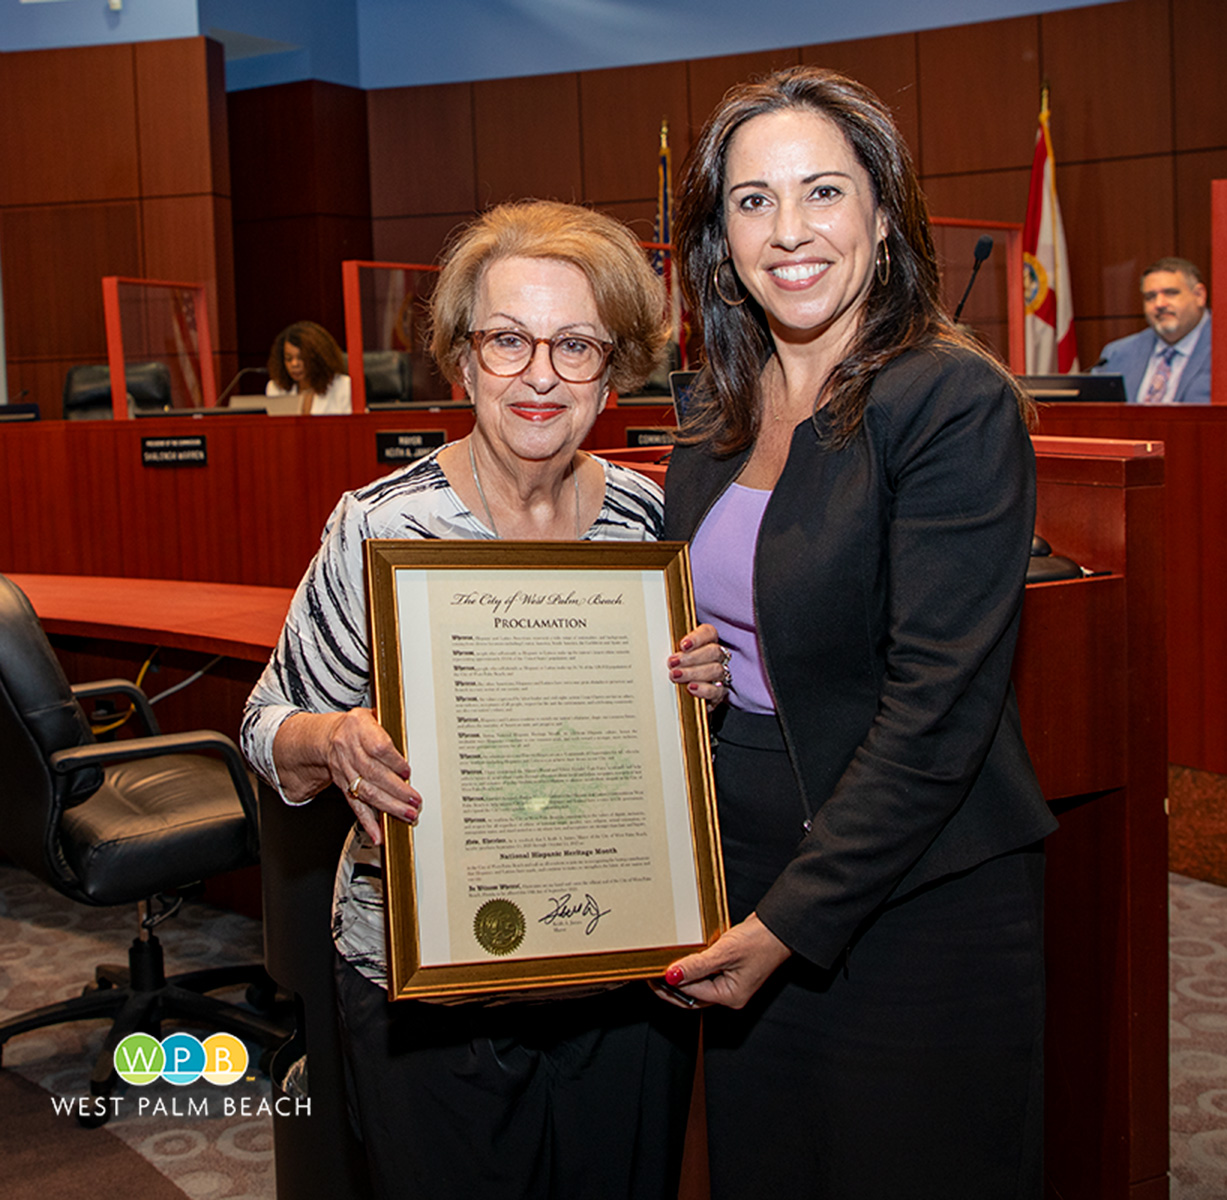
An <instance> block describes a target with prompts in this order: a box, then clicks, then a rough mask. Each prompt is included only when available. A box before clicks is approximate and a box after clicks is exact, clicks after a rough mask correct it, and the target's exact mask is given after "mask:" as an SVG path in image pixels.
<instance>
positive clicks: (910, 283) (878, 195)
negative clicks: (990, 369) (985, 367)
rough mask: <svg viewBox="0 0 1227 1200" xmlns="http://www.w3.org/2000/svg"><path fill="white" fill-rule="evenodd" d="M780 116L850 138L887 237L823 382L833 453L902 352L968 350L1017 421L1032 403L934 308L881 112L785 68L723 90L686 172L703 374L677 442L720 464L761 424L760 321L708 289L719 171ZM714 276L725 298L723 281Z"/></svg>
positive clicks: (906, 167)
mask: <svg viewBox="0 0 1227 1200" xmlns="http://www.w3.org/2000/svg"><path fill="white" fill-rule="evenodd" d="M784 109H799V110H801V111H808V112H813V113H816V114H817V115H818V116H821V117H825V118H826V119H827V120H828V121H831V122H832V123H833V124H834V125H835V126H836V127H837V128H838V129H839V130H840V131H841V132H842V133H843V135H844V137H845V138H846V139H847V141H848V144H849V146H851V147H852V150H853V153H854V154H855V155H856V157H857V159H858V161H859V162H860V164H861V166H863V167H864V168H865V170H866V172H867V173H868V175H869V178H870V180H871V182H872V184H873V191H874V199H875V201H876V202H877V205H878V207H879V208H881V209H882V211H883V212H884V213H885V215H886V219H887V221H888V223H889V229H888V232H887V236H886V246H887V249H888V250H889V252H890V275H889V278H888V280H887V282H886V283H885V284H883V283H881V281H880V280H879V279H877V278H875V279H874V281H873V284H872V286H871V287H870V290H869V293H868V295H867V296H866V298H865V306H864V314H863V317H862V320H861V323H860V326H859V328H858V330H857V332H856V334H855V335H854V339H853V342H852V345H851V347H850V349H849V352H848V354H847V356H846V357H845V358H844V360H843V361H842V362H841V363H839V364H838V365H837V366H836V367H835V369H834V370H833V371H832V372H831V374H830V376H829V378H828V379H827V381H826V383H825V384H824V386H823V390H822V393H821V394H820V395H819V396H816V397H815V398H814V403H815V408H817V406H818V405H819V404H820V403H824V407H825V410H826V416H827V418H828V422H829V423H828V425H827V428H828V429H829V431H830V433H829V436H830V437H832V438H833V439H834V441H835V443H836V444H837V445H843V444H846V443H847V442H848V441H849V440H850V439H851V438H852V436H853V435H854V434H855V433H856V431H857V429H859V427H860V423H861V418H862V416H863V414H864V411H865V404H866V402H867V400H868V398H869V389H870V386H871V385H872V383H873V380H874V377H875V376H876V375H877V373H878V372H879V371H880V370H881V369H882V368H883V367H884V366H886V364H887V363H889V362H890V361H891V360H892V359H893V358H895V357H897V356H898V355H900V354H902V353H903V352H904V351H906V350H910V349H914V348H916V347H921V346H932V345H935V344H938V343H946V344H948V345H960V346H964V347H966V348H968V349H971V350H974V351H975V352H976V353H978V354H981V355H983V356H984V357H985V358H986V359H987V360H988V361H989V362H991V363H993V365H994V367H996V368H997V370H998V371H999V373H1000V374H1001V375H1002V376H1003V378H1005V379H1006V380H1007V381H1009V382H1010V386H1011V387H1012V388H1013V390H1014V392H1015V394H1016V395H1017V396H1018V398H1019V404H1020V406H1021V407H1022V411H1023V412H1024V414H1026V412H1027V405H1028V402H1027V401H1026V400H1025V398H1024V397H1023V395H1022V393H1021V391H1019V389H1018V387H1017V385H1015V384H1014V383H1013V381H1012V377H1011V376H1010V375H1009V374H1008V373H1007V372H1006V371H1005V370H1004V369H1002V368H1001V367H1000V365H999V364H997V363H996V362H995V360H993V359H992V358H991V357H990V356H989V355H987V354H985V353H984V351H983V350H982V349H981V348H980V347H979V346H978V345H977V344H976V343H975V342H974V341H973V340H972V339H971V338H969V337H967V336H966V335H965V334H963V333H961V332H960V331H959V330H958V329H957V328H956V327H955V325H954V324H953V322H952V321H951V320H950V318H949V317H948V316H947V315H946V313H945V311H944V310H943V308H942V304H941V291H940V278H939V274H938V269H937V256H936V254H935V252H934V249H933V238H932V235H931V233H930V231H929V215H928V209H927V207H926V205H925V199H924V195H923V193H922V192H921V190H920V182H919V180H918V179H917V177H916V169H915V167H914V166H913V165H912V158H911V155H910V154H909V152H908V149H907V145H906V144H905V142H904V140H903V138H902V136H901V135H900V133H899V130H898V129H897V128H896V126H895V123H894V120H893V118H892V117H891V115H890V112H889V111H888V110H887V108H886V106H885V105H884V104H883V103H882V101H881V100H879V99H878V97H877V96H876V95H874V93H873V92H871V91H870V90H869V89H868V88H867V87H865V86H864V85H863V84H860V83H857V82H856V80H854V79H848V78H847V77H846V76H843V75H839V74H837V73H836V72H834V71H828V70H823V69H822V68H819V67H790V68H789V69H787V70H784V71H777V72H776V73H774V74H772V75H769V76H767V77H766V78H764V79H762V80H760V81H756V82H751V83H744V84H740V85H738V86H737V87H734V88H732V89H730V90H729V91H728V92H727V93H726V94H725V96H724V99H723V100H721V102H720V104H719V105H718V106H717V107H716V110H715V112H713V113H712V115H711V116H710V117H709V118H708V120H707V123H706V124H705V125H704V126H703V131H702V133H701V134H700V135H699V139H698V141H697V142H696V143H695V146H694V149H693V150H692V151H691V152H690V156H689V157H688V158H687V160H686V165H685V167H684V168H683V171H682V179H681V186H680V189H679V201H678V210H677V225H676V231H675V232H676V242H677V250H678V259H679V263H680V274H681V280H682V288H683V293H684V295H685V297H686V302H687V305H688V306H689V308H690V311H691V314H692V315H693V316H694V317H697V319H698V321H699V325H700V331H701V333H702V337H703V347H704V369H703V371H702V372H701V374H700V376H699V378H698V380H696V386H695V388H694V389H693V391H692V397H693V400H692V404H691V409H690V412H691V415H689V416H688V419H687V422H686V425H685V427H684V429H683V431H682V433H683V439H684V440H689V441H705V442H710V443H711V445H712V448H713V449H714V450H715V451H716V452H717V453H721V454H731V453H735V452H736V451H738V450H742V449H744V448H745V447H746V446H748V445H750V444H751V443H752V442H753V440H754V438H755V435H756V434H757V432H758V425H759V420H760V416H761V407H762V406H761V398H760V396H759V379H760V377H761V375H762V371H763V367H764V365H765V364H766V362H767V360H768V359H769V358H770V357H771V354H772V353H773V343H772V340H771V334H770V331H769V329H768V326H767V319H766V316H765V314H764V313H763V311H762V309H761V308H760V307H759V306H758V305H757V304H756V303H755V301H754V299H753V298H752V297H751V298H748V299H747V300H746V302H745V303H744V304H742V305H739V306H736V307H733V306H730V305H729V304H727V303H726V302H725V301H724V300H722V299H721V297H720V295H719V294H718V293H717V291H716V279H715V275H716V271H717V269H718V268H719V267H720V264H721V262H722V261H723V260H724V259H725V258H726V257H727V255H728V243H727V231H726V228H725V218H724V187H725V163H726V160H727V157H728V150H729V144H730V142H731V141H732V138H733V135H734V134H735V133H736V132H737V130H738V129H739V128H740V127H741V126H742V125H744V124H745V123H746V122H747V121H749V120H750V119H751V118H753V117H757V116H761V115H763V114H764V113H772V112H779V111H782V110H784ZM731 275H732V273H731V272H729V271H728V270H727V269H725V270H722V271H721V282H720V288H721V290H722V291H723V292H724V293H725V295H728V294H729V292H730V276H731Z"/></svg>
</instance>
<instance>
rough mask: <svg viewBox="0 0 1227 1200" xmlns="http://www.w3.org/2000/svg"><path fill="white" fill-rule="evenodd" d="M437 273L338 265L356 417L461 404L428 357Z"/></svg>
mask: <svg viewBox="0 0 1227 1200" xmlns="http://www.w3.org/2000/svg"><path fill="white" fill-rule="evenodd" d="M438 273H439V269H438V267H431V266H425V265H423V264H420V263H388V262H360V261H357V260H349V261H347V262H344V263H342V264H341V278H342V283H343V285H344V292H345V341H346V350H347V352H348V356H349V375H350V379H351V380H352V394H353V403H354V412H363V411H365V410H366V409H369V408H387V407H396V406H408V405H412V406H414V407H419V406H420V407H425V408H430V407H438V406H439V405H443V404H451V403H454V402H460V401H462V400H463V393H462V392H457V391H456V390H454V389H453V388H452V385H451V384H450V383H448V381H447V380H446V379H444V378H443V376H442V375H441V374H440V373H439V371H438V369H437V368H436V367H435V364H434V360H433V359H432V358H431V357H430V333H429V320H428V311H427V309H428V305H429V302H430V293H431V291H432V289H433V288H434V284H435V280H436V279H437V278H438Z"/></svg>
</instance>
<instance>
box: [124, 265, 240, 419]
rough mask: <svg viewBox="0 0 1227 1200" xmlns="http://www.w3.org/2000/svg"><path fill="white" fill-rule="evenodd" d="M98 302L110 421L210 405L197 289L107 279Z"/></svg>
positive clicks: (211, 382)
mask: <svg viewBox="0 0 1227 1200" xmlns="http://www.w3.org/2000/svg"><path fill="white" fill-rule="evenodd" d="M102 297H103V310H104V314H105V318H106V333H107V365H108V367H109V370H110V384H111V401H112V411H113V415H114V416H115V417H116V418H122V417H127V416H131V415H134V414H135V413H138V412H157V411H164V410H166V409H193V408H212V407H213V406H214V405H215V404H216V403H217V384H216V380H215V378H214V373H213V344H212V338H211V336H210V330H209V314H208V307H207V305H206V302H205V288H204V284H200V283H174V282H169V281H167V280H160V279H132V278H128V277H125V276H120V275H108V276H106V277H105V278H104V279H103V281H102Z"/></svg>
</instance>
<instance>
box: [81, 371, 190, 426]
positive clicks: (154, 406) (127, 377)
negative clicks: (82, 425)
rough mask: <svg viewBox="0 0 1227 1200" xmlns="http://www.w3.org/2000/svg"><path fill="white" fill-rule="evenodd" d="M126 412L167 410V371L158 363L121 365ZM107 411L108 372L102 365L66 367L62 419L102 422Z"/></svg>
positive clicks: (168, 378) (109, 399) (168, 391)
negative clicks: (122, 367) (126, 400)
mask: <svg viewBox="0 0 1227 1200" xmlns="http://www.w3.org/2000/svg"><path fill="white" fill-rule="evenodd" d="M124 387H125V390H126V391H127V393H128V412H129V415H131V413H132V412H133V411H139V412H157V411H158V410H159V409H164V408H170V407H171V394H170V369H169V368H168V367H167V365H166V364H165V363H162V362H134V363H126V364H125V365H124ZM112 416H114V413H113V411H112V409H111V368H110V367H109V366H107V365H106V364H105V363H104V364H101V365H98V364H88V365H86V366H80V367H69V369H68V374H67V375H66V376H65V377H64V419H65V420H66V421H95V420H106V419H107V418H109V417H112Z"/></svg>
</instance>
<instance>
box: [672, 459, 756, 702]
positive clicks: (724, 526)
mask: <svg viewBox="0 0 1227 1200" xmlns="http://www.w3.org/2000/svg"><path fill="white" fill-rule="evenodd" d="M770 499H771V493H770V492H764V491H759V490H758V489H756V488H748V487H743V486H742V485H741V484H739V483H734V484H732V485H731V486H730V487H729V489H728V490H727V491H726V492H725V493H724V495H722V496H721V497H720V499H719V500H717V501H716V503H715V504H713V505H712V507H711V511H710V512H708V514H707V516H706V517H704V518H703V523H702V524H701V525H700V526H699V528H698V530H697V531H696V533H695V535H694V538H693V539H692V540H691V543H690V564H691V569H692V571H693V573H694V591H695V608H696V610H697V612H698V617H699V620H700V621H708V622H710V623H711V624H712V625H714V626H715V627H716V630H717V632H718V633H719V634H720V640H721V641H722V642H723V643H724V644H725V645H726V646H727V647H728V648H729V649H730V650H731V651H732V652H733V657H732V659H730V661H729V671H730V673H731V674H732V676H733V687H732V693H731V695H730V696H729V703H730V704H732V705H733V706H734V707H735V708H740V709H742V710H743V711H744V712H751V713H773V712H775V701H774V700H773V699H772V698H771V689H770V688H769V687H768V685H767V676H766V673H765V672H764V670H763V660H762V658H761V657H760V655H759V652H758V639H757V637H756V629H755V624H754V550H755V546H756V545H757V543H758V527H759V526H760V525H761V524H762V520H763V513H764V512H765V511H766V508H767V501H768V500H770Z"/></svg>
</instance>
